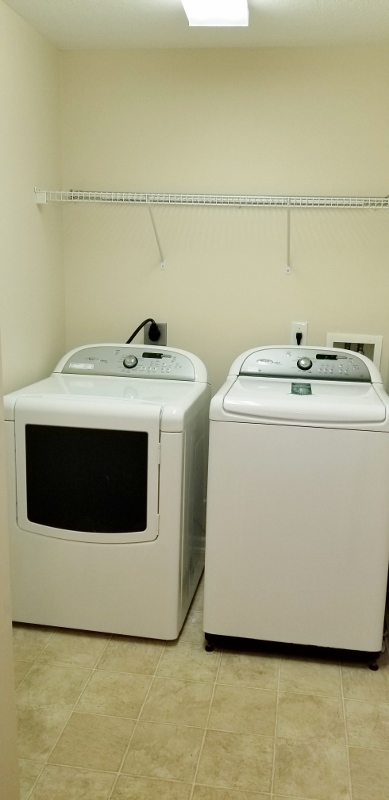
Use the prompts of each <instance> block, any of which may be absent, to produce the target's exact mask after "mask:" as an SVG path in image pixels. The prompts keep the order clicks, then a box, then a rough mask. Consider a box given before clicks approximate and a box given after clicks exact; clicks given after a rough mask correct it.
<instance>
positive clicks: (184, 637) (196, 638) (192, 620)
mask: <svg viewBox="0 0 389 800" xmlns="http://www.w3.org/2000/svg"><path fill="white" fill-rule="evenodd" d="M180 641H181V642H195V643H196V644H199V645H200V644H203V645H204V632H203V615H202V613H201V612H197V611H190V612H189V614H188V616H187V618H186V620H185V624H184V627H183V629H182V631H181V633H180Z"/></svg>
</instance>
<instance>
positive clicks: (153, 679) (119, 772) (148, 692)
mask: <svg viewBox="0 0 389 800" xmlns="http://www.w3.org/2000/svg"><path fill="white" fill-rule="evenodd" d="M165 650H166V642H165V643H164V646H163V647H162V650H161V652H160V655H159V659H158V661H157V664H156V666H155V670H154V674H153V675H152V676H151V681H150V686H149V688H148V690H147V692H146V695H145V699H144V700H143V703H142V705H141V707H140V710H139V714H138V717H137V719H136V721H135V725H134V729H133V731H132V734H131V736H130V741H129V742H128V745H127V747H126V749H125V751H124V754H123V758H122V760H121V762H120V766H119V769H118V771H117V773H116V778H115V780H114V782H113V784H112V788H111V791H110V793H109V795H108V797H107V800H111V798H112V794H113V792H114V791H115V788H116V784H117V782H118V780H119V777H120V775H121V774H122V769H123V766H124V762H125V760H126V758H127V755H128V752H129V750H130V747H131V742H132V740H133V738H134V735H135V732H136V730H137V727H138V723H139V722H140V718H141V715H142V712H143V709H144V707H145V705H146V702H147V699H148V697H149V694H150V692H151V689H152V686H153V684H154V681H155V678H156V675H157V670H158V667H159V665H160V663H161V660H162V656H163V654H164V652H165ZM148 677H150V676H148Z"/></svg>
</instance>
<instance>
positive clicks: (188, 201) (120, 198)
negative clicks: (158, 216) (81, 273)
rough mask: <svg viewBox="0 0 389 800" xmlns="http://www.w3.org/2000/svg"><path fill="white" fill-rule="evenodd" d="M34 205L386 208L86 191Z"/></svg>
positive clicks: (47, 195) (345, 201)
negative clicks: (113, 204)
mask: <svg viewBox="0 0 389 800" xmlns="http://www.w3.org/2000/svg"><path fill="white" fill-rule="evenodd" d="M35 195H36V202H37V203H38V204H43V203H118V204H119V205H120V204H121V205H125V204H128V205H147V206H151V205H172V206H233V207H238V208H389V196H388V197H306V196H305V197H304V196H302V197H295V196H285V197H282V196H279V195H247V194H245V195H234V194H231V195H224V194H170V193H165V192H87V191H81V190H77V191H75V190H72V189H70V190H67V191H55V190H54V191H53V190H47V189H37V188H36V189H35Z"/></svg>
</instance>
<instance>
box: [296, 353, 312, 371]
mask: <svg viewBox="0 0 389 800" xmlns="http://www.w3.org/2000/svg"><path fill="white" fill-rule="evenodd" d="M297 366H298V368H299V369H311V366H312V361H311V359H310V358H307V357H306V356H303V358H299V360H298V362H297Z"/></svg>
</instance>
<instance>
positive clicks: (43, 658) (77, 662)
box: [39, 630, 109, 669]
mask: <svg viewBox="0 0 389 800" xmlns="http://www.w3.org/2000/svg"><path fill="white" fill-rule="evenodd" d="M108 640H109V636H108V635H107V636H104V634H97V633H89V632H87V631H72V630H61V631H58V632H57V633H55V634H54V636H53V638H52V639H51V640H50V642H49V644H48V645H47V647H46V648H45V650H44V651H43V653H42V654H41V655H40V656H39V663H42V664H66V665H67V666H74V667H82V668H83V669H93V668H94V667H95V666H96V664H97V662H98V660H99V658H100V656H101V654H102V652H103V650H104V647H105V646H106V644H107V642H108Z"/></svg>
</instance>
